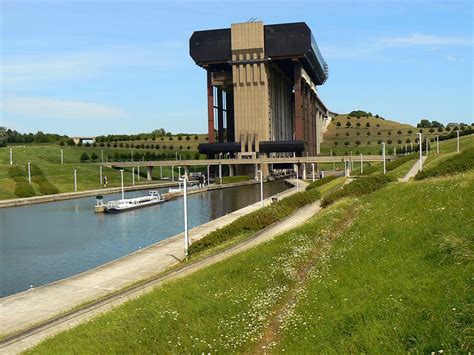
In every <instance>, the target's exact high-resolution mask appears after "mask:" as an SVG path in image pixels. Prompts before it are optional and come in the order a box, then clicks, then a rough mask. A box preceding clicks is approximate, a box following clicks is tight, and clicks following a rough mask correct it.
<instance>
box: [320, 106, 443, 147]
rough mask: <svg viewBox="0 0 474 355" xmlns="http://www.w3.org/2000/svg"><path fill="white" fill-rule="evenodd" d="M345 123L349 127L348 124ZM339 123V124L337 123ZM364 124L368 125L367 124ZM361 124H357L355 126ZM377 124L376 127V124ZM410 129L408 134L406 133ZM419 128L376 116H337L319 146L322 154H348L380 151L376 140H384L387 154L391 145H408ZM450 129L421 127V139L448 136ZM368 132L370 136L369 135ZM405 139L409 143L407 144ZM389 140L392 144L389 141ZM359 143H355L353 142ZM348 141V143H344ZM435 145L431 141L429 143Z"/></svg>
mask: <svg viewBox="0 0 474 355" xmlns="http://www.w3.org/2000/svg"><path fill="white" fill-rule="evenodd" d="M347 122H350V124H351V126H350V127H347V126H346V124H347ZM338 123H340V126H337V124H338ZM367 123H369V124H370V127H366V125H367ZM357 124H360V126H357ZM377 125H379V127H377ZM409 131H411V133H408V132H409ZM419 131H420V128H416V127H414V126H411V125H409V124H403V123H399V122H395V121H391V120H381V119H378V118H375V117H361V118H355V117H351V118H350V119H349V118H348V115H347V114H341V115H338V116H337V117H336V118H335V119H334V120H333V121H332V122H331V123H330V124H329V126H328V130H327V131H326V132H325V133H324V141H323V143H322V145H321V152H322V154H326V155H328V154H329V153H330V151H331V150H332V152H333V153H334V154H337V155H349V154H350V151H353V152H354V153H355V154H356V155H358V154H360V153H361V154H381V148H380V144H379V143H378V141H379V140H381V141H384V142H386V144H387V149H388V153H389V154H391V153H392V152H393V148H394V147H397V149H398V150H399V151H400V149H401V148H404V147H405V144H407V146H408V147H410V143H411V142H413V144H414V142H415V139H416V138H417V136H416V134H417V133H419ZM449 133H450V132H447V131H443V132H438V131H437V130H435V132H430V131H429V128H428V129H427V128H423V137H424V138H426V137H427V138H430V139H431V138H433V137H435V136H436V135H440V136H441V135H447V134H449ZM368 134H369V135H368ZM407 139H408V140H409V143H407ZM389 140H391V143H389ZM357 141H358V142H359V144H356V142H357ZM345 142H348V143H349V144H348V145H345ZM431 145H432V146H434V143H431Z"/></svg>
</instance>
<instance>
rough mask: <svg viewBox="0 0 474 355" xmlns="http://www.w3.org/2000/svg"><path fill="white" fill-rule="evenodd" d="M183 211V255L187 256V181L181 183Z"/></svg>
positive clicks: (185, 179)
mask: <svg viewBox="0 0 474 355" xmlns="http://www.w3.org/2000/svg"><path fill="white" fill-rule="evenodd" d="M183 209H184V255H185V256H188V247H189V231H188V179H187V178H186V177H185V178H184V181H183Z"/></svg>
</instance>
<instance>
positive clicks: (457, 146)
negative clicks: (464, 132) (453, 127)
mask: <svg viewBox="0 0 474 355" xmlns="http://www.w3.org/2000/svg"><path fill="white" fill-rule="evenodd" d="M456 133H457V152H458V153H459V130H457V131H456Z"/></svg>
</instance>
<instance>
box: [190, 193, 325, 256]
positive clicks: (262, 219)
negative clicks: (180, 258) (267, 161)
mask: <svg viewBox="0 0 474 355" xmlns="http://www.w3.org/2000/svg"><path fill="white" fill-rule="evenodd" d="M320 197H321V194H320V192H319V191H318V190H317V189H312V190H309V191H302V192H297V193H295V194H293V195H291V196H288V197H286V198H284V199H282V200H280V201H278V202H276V203H273V204H271V205H270V206H266V207H264V208H260V209H258V210H256V211H254V212H252V213H249V214H247V215H245V216H242V217H240V218H239V219H237V220H235V221H234V222H232V223H230V224H228V225H226V226H225V227H223V228H220V229H217V230H215V231H213V232H211V233H209V234H208V235H206V236H205V237H204V238H202V239H200V240H198V241H196V242H194V243H193V244H191V246H190V247H189V250H188V251H189V254H194V253H197V252H200V251H202V250H205V249H207V248H209V247H213V246H216V245H219V244H222V243H224V242H226V241H228V240H231V239H232V238H236V237H240V236H250V235H252V234H254V233H256V232H258V231H260V230H262V229H264V228H266V227H268V226H270V225H271V224H273V223H275V222H278V221H279V220H281V219H283V218H285V217H287V216H289V215H290V214H292V213H293V212H294V211H296V210H297V209H299V208H301V207H303V206H305V205H307V204H309V203H312V202H314V201H316V200H318V199H319V198H320Z"/></svg>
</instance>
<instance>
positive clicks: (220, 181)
mask: <svg viewBox="0 0 474 355" xmlns="http://www.w3.org/2000/svg"><path fill="white" fill-rule="evenodd" d="M219 184H221V185H222V164H221V163H220V162H219Z"/></svg>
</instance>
